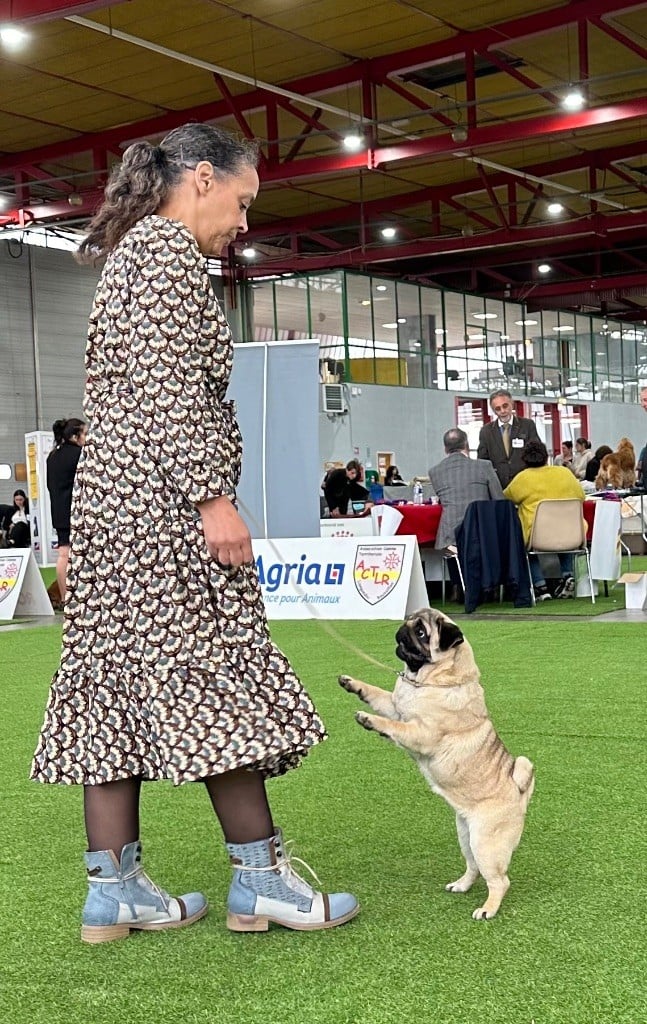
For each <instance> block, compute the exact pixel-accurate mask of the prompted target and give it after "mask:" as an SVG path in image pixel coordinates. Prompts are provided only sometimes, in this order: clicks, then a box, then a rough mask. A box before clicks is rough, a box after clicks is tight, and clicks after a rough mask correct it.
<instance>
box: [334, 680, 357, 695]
mask: <svg viewBox="0 0 647 1024" xmlns="http://www.w3.org/2000/svg"><path fill="white" fill-rule="evenodd" d="M337 682H338V683H339V685H340V686H341V688H342V690H347V691H348V693H356V692H357V691H356V689H355V680H354V679H353V678H352V677H351V676H339V677H338V679H337Z"/></svg>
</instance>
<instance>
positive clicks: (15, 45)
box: [0, 25, 29, 50]
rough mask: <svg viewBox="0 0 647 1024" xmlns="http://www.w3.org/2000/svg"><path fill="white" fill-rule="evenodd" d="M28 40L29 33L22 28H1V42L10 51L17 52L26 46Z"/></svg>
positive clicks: (7, 26)
mask: <svg viewBox="0 0 647 1024" xmlns="http://www.w3.org/2000/svg"><path fill="white" fill-rule="evenodd" d="M28 39H29V36H28V35H27V33H26V32H23V31H22V29H20V28H13V27H12V26H9V25H5V26H4V28H0V42H1V43H2V44H3V46H6V47H7V48H8V49H10V50H17V49H19V48H20V47H21V46H24V45H25V43H26V42H27V40H28Z"/></svg>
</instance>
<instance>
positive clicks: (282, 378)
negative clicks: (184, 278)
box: [228, 340, 321, 538]
mask: <svg viewBox="0 0 647 1024" xmlns="http://www.w3.org/2000/svg"><path fill="white" fill-rule="evenodd" d="M234 349H235V354H234V368H233V373H232V376H231V384H230V387H229V395H228V397H229V398H233V399H234V401H235V402H236V407H237V410H238V422H239V424H240V428H241V431H242V435H243V446H244V455H243V474H242V478H241V481H240V486H239V488H238V496H239V500H240V511H241V514H242V515H243V517H244V519H245V521H246V522H247V525H248V526H249V528H250V531H251V534H252V537H256V538H262V537H318V536H319V487H320V484H321V480H320V476H321V474H320V470H319V393H318V388H319V342H318V341H316V340H315V341H287V342H284V341H273V342H269V343H266V342H253V343H249V344H243V345H235V346H234Z"/></svg>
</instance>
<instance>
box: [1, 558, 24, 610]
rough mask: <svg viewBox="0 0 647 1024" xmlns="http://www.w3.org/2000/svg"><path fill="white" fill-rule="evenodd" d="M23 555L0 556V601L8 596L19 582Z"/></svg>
mask: <svg viewBox="0 0 647 1024" xmlns="http://www.w3.org/2000/svg"><path fill="white" fill-rule="evenodd" d="M21 563H22V557H21V556H20V555H19V556H18V557H16V555H4V556H2V557H1V558H0V602H2V601H4V600H5V599H6V598H8V597H9V596H10V594H11V592H12V590H13V589H14V587H15V586H16V583H17V582H18V577H19V576H20V566H21Z"/></svg>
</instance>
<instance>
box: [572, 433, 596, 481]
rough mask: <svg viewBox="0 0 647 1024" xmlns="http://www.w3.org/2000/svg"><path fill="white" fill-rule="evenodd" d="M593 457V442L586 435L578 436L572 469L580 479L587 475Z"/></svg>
mask: <svg viewBox="0 0 647 1024" xmlns="http://www.w3.org/2000/svg"><path fill="white" fill-rule="evenodd" d="M592 458H593V451H592V449H591V442H590V441H588V440H587V439H586V438H585V437H578V439H577V440H576V442H575V451H574V453H573V464H572V466H571V469H572V470H573V472H574V473H575V476H576V477H577V479H578V480H584V477H585V475H586V467H587V466H588V464H589V462H590V461H591V459H592Z"/></svg>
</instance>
